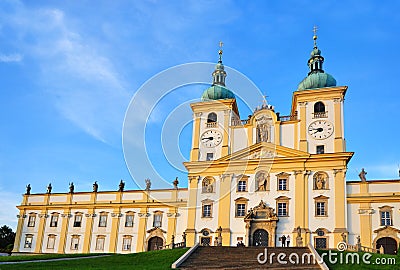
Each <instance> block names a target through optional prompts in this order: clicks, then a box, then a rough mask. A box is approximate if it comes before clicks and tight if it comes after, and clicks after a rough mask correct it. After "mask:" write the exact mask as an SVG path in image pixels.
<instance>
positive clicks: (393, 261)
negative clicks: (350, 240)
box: [318, 250, 400, 270]
mask: <svg viewBox="0 0 400 270" xmlns="http://www.w3.org/2000/svg"><path fill="white" fill-rule="evenodd" d="M327 252H328V251H326V250H318V253H319V254H320V255H322V254H323V253H327ZM332 252H334V253H337V255H335V256H333V258H337V262H336V263H331V262H330V261H329V258H328V256H327V255H325V256H324V258H323V259H324V262H325V263H326V264H327V266H328V267H329V269H332V270H339V269H340V270H348V269H351V270H357V269H362V270H364V269H365V270H366V269H376V270H395V269H400V256H393V255H386V254H375V253H370V254H371V255H372V256H371V257H370V258H368V257H365V260H366V261H368V262H370V263H369V264H367V263H364V261H363V256H364V255H365V252H357V254H358V257H359V262H360V263H359V264H357V262H356V259H355V257H354V263H352V262H353V259H352V257H351V256H350V255H349V253H352V254H355V253H356V252H348V251H345V252H338V251H332ZM328 254H329V253H328ZM354 256H355V255H354ZM365 256H366V255H365ZM346 257H347V258H348V263H346ZM341 258H342V263H341Z"/></svg>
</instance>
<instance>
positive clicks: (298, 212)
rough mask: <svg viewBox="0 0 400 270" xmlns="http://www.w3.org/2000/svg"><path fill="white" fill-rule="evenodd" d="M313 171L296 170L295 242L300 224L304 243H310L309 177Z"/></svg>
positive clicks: (294, 241) (293, 236)
mask: <svg viewBox="0 0 400 270" xmlns="http://www.w3.org/2000/svg"><path fill="white" fill-rule="evenodd" d="M310 174H311V171H308V170H306V171H294V176H295V200H294V203H295V214H294V225H295V226H294V229H293V232H292V238H293V244H294V245H295V244H296V237H297V236H298V235H297V230H296V228H297V227H299V226H300V228H301V237H302V238H303V244H304V245H307V244H308V243H309V241H310V240H309V238H310V235H309V234H310V232H309V229H308V226H309V218H310V216H309V209H308V208H309V203H308V178H309V175H310Z"/></svg>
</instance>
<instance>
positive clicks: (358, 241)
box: [356, 235, 361, 244]
mask: <svg viewBox="0 0 400 270" xmlns="http://www.w3.org/2000/svg"><path fill="white" fill-rule="evenodd" d="M356 239H357V244H361V237H360V236H359V235H357V237H356Z"/></svg>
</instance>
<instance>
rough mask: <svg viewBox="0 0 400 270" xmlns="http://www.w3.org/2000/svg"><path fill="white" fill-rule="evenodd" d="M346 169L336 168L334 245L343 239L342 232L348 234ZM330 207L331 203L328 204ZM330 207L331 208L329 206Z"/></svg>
mask: <svg viewBox="0 0 400 270" xmlns="http://www.w3.org/2000/svg"><path fill="white" fill-rule="evenodd" d="M345 175H346V170H345V169H336V170H334V177H335V198H334V201H335V206H334V209H335V229H334V230H333V237H334V245H335V247H336V245H337V244H338V243H339V242H341V241H342V236H341V234H342V233H346V234H347V226H346V179H345ZM328 207H329V205H328ZM328 209H329V208H328Z"/></svg>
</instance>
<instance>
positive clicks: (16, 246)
mask: <svg viewBox="0 0 400 270" xmlns="http://www.w3.org/2000/svg"><path fill="white" fill-rule="evenodd" d="M24 197H25V196H24ZM25 215H26V212H25V210H19V215H18V225H17V231H16V234H15V240H14V248H13V250H12V253H14V252H19V247H20V245H21V236H22V230H23V228H24V221H25V218H24V216H25Z"/></svg>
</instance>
